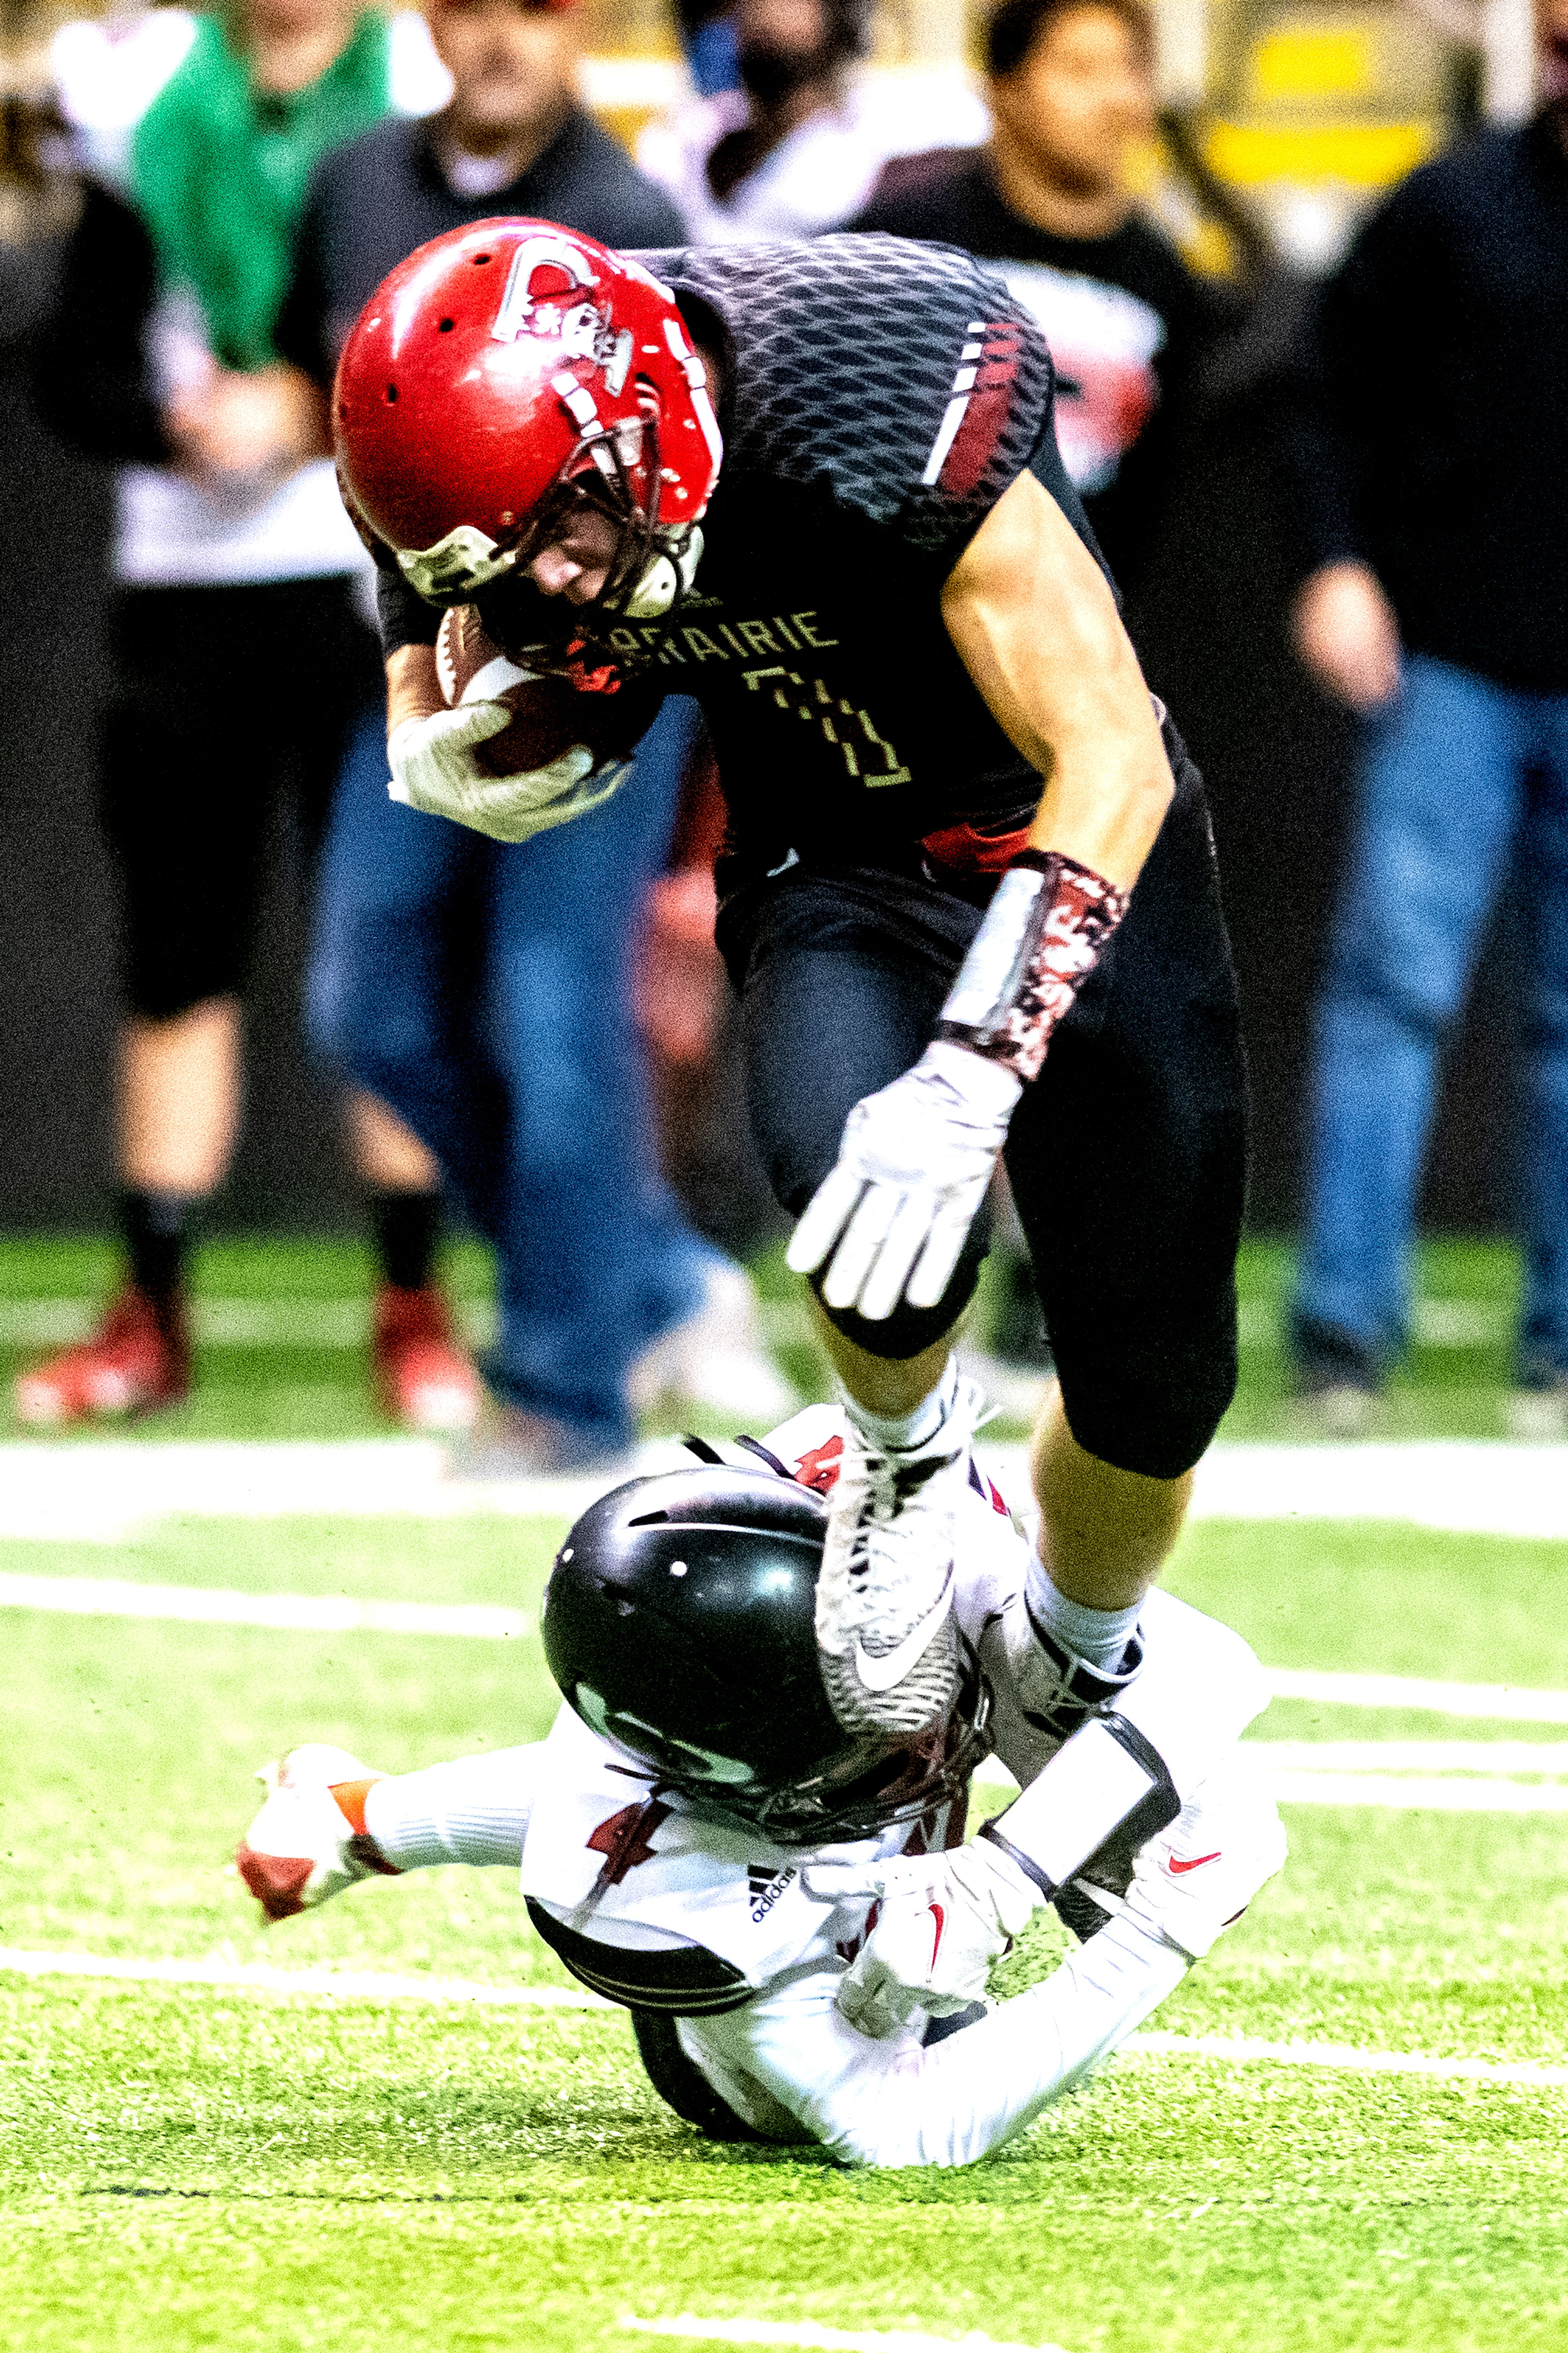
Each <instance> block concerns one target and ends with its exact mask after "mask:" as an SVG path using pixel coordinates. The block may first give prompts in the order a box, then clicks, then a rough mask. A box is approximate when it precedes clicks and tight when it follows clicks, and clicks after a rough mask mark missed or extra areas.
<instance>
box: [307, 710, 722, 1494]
mask: <svg viewBox="0 0 1568 2353" xmlns="http://www.w3.org/2000/svg"><path fill="white" fill-rule="evenodd" d="M692 723H693V722H692V715H691V706H690V705H689V704H686V703H679V704H676V705H674V706H672V708H671V710H670V711H669V712H668V713H667V714H666V715H665V716H664V717H663V718H661V720H660V722H659V723H658V727H657V728H656V729H655V730H654V731H653V732H652V733H650V734H649V735H648V736H647V738H645V740H644V743H643V744H642V746H641V748H640V750H639V753H638V756H637V766H638V768H639V770H640V771H641V774H640V776H639V778H638V783H639V787H640V789H638V790H637V791H636V792H629V791H628V792H623V793H618V794H616V796H614V797H613V798H611V799H610V800H609V801H607V802H606V803H605V805H604V806H603V807H601V808H599V809H597V810H595V812H594V813H593V815H591V816H589V817H586V818H583V819H581V820H580V822H579V823H577V824H575V825H571V826H561V827H559V828H556V829H555V830H554V831H553V832H550V833H543V834H540V835H539V836H537V837H536V838H535V839H533V840H531V841H527V842H518V843H504V842H495V841H490V840H488V839H485V838H484V837H482V836H480V835H478V834H475V833H471V832H469V831H468V829H467V828H463V827H461V826H455V825H446V824H443V823H441V822H439V821H438V820H437V819H436V818H428V817H422V816H420V815H419V814H418V812H417V811H416V810H414V809H410V808H405V807H400V806H399V805H398V804H397V803H395V802H394V801H391V800H389V799H388V797H387V790H386V778H387V769H386V734H385V726H384V721H383V719H382V716H381V714H380V712H377V713H376V714H375V716H374V719H373V720H371V721H367V723H365V724H364V725H363V727H362V728H361V730H360V732H359V733H358V735H357V736H356V737H355V739H354V742H353V747H352V749H351V752H350V755H349V758H348V761H347V763H346V764H345V767H344V770H343V773H342V776H341V778H340V780H339V785H338V791H337V798H336V801H335V803H334V807H333V812H332V820H331V831H330V833H329V836H328V839H327V846H326V850H325V854H324V859H323V865H322V872H321V901H320V904H321V915H320V919H319V923H318V931H317V939H316V945H315V952H314V955H313V958H312V964H311V970H310V1004H309V1021H310V1034H311V1038H312V1040H313V1042H314V1044H315V1045H316V1047H317V1049H318V1050H319V1051H321V1053H323V1054H324V1055H325V1056H327V1057H328V1058H329V1059H330V1060H331V1061H333V1062H334V1063H336V1064H338V1065H339V1066H340V1067H342V1068H343V1069H345V1070H347V1071H349V1072H350V1073H351V1075H352V1076H353V1078H354V1079H355V1080H356V1081H357V1082H358V1083H359V1084H360V1085H361V1086H363V1087H365V1088H368V1089H369V1090H370V1092H372V1093H373V1094H374V1095H375V1096H377V1097H378V1098H379V1099H380V1100H381V1101H382V1102H384V1103H389V1104H390V1105H391V1107H392V1108H393V1110H394V1111H395V1112H396V1113H398V1115H399V1116H400V1117H401V1118H402V1119H404V1120H405V1121H406V1122H407V1124H408V1125H409V1126H410V1127H411V1128H412V1129H413V1130H414V1133H415V1134H416V1135H417V1136H418V1137H419V1138H420V1140H421V1141H422V1142H423V1143H424V1144H425V1145H426V1146H427V1148H428V1149H429V1150H430V1151H431V1152H433V1153H434V1155H435V1156H436V1158H437V1161H438V1162H439V1163H440V1165H441V1168H442V1171H443V1174H444V1176H445V1177H446V1179H447V1184H448V1186H449V1187H450V1188H451V1190H452V1192H453V1194H454V1195H455V1197H456V1198H457V1199H458V1202H459V1203H460V1205H461V1206H462V1208H463V1209H464V1210H465V1212H466V1213H467V1215H468V1218H469V1219H471V1221H472V1222H473V1224H474V1225H475V1226H477V1227H478V1229H479V1232H480V1233H481V1234H483V1235H484V1237H485V1239H486V1240H488V1241H489V1242H490V1243H491V1244H492V1245H493V1247H494V1249H495V1251H496V1258H497V1274H498V1285H499V1300H498V1305H499V1310H500V1315H499V1331H498V1335H497V1339H496V1343H495V1345H494V1347H493V1348H492V1350H491V1351H490V1353H489V1356H488V1358H487V1359H486V1360H485V1361H484V1363H483V1364H482V1366H481V1369H482V1371H483V1373H484V1376H485V1379H486V1382H487V1384H488V1386H489V1388H490V1390H491V1392H492V1393H493V1394H494V1395H495V1396H496V1397H497V1398H499V1399H500V1403H501V1406H502V1409H503V1412H502V1416H501V1419H500V1425H499V1428H498V1429H497V1430H495V1431H494V1432H493V1433H492V1434H491V1435H490V1436H489V1439H488V1440H486V1441H484V1443H485V1447H486V1453H485V1456H484V1458H483V1459H484V1462H485V1466H486V1467H487V1468H489V1469H490V1470H493V1471H497V1472H506V1471H516V1472H519V1473H523V1474H526V1473H529V1472H547V1471H557V1470H559V1471H567V1470H574V1469H580V1468H590V1467H593V1466H594V1465H595V1464H596V1463H598V1462H599V1461H608V1460H609V1459H610V1458H612V1457H614V1456H615V1455H616V1454H617V1453H619V1452H620V1451H623V1450H624V1449H625V1448H626V1446H627V1445H628V1444H629V1443H630V1441H631V1439H632V1437H633V1434H634V1432H633V1424H632V1419H631V1414H630V1409H629V1408H628V1405H627V1400H626V1377H627V1374H628V1372H629V1370H630V1368H631V1366H632V1365H633V1363H634V1361H635V1360H636V1359H637V1357H638V1356H641V1355H642V1354H643V1352H644V1350H645V1349H646V1348H647V1346H648V1345H649V1344H650V1342H652V1341H654V1340H656V1339H657V1338H658V1336H659V1335H662V1334H664V1333H666V1332H668V1331H669V1330H671V1329H672V1328H673V1327H675V1326H677V1325H679V1324H682V1323H683V1322H685V1321H686V1320H687V1319H688V1318H689V1317H690V1316H691V1315H693V1314H696V1313H698V1312H699V1311H700V1308H701V1306H702V1304H703V1301H704V1298H705V1295H706V1293H707V1292H708V1290H709V1288H710V1284H711V1283H712V1282H713V1280H714V1277H715V1275H716V1274H717V1275H720V1276H722V1275H723V1274H727V1273H731V1272H732V1270H731V1263H730V1261H728V1260H727V1259H725V1258H724V1257H723V1256H722V1255H721V1253H720V1252H719V1251H717V1250H713V1249H712V1248H711V1247H710V1245H709V1244H708V1243H706V1242H704V1241H702V1240H700V1239H699V1237H698V1236H697V1235H696V1234H695V1233H694V1232H693V1231H692V1230H691V1229H690V1227H689V1225H688V1224H687V1222H686V1220H685V1219H684V1218H683V1217H682V1216H681V1214H680V1212H679V1210H678V1208H676V1206H675V1203H674V1201H673V1199H672V1198H671V1197H670V1195H669V1193H668V1189H667V1187H665V1185H664V1183H663V1181H662V1179H661V1177H660V1176H659V1175H658V1170H657V1167H656V1165H655V1162H654V1157H653V1147H652V1144H651V1141H650V1139H651V1136H652V1133H653V1120H652V1115H651V1113H650V1110H649V1106H648V1103H647V1088H646V1081H645V1071H644V1058H643V1051H642V1045H641V1040H640V1039H638V1037H637V1034H636V1029H635V1024H634V1016H633V970H632V967H633V956H634V951H635V944H636V936H637V923H638V917H639V913H640V910H641V906H642V902H643V898H644V895H645V893H646V891H647V885H648V882H649V880H650V879H651V877H652V876H653V874H654V873H656V872H657V871H658V869H659V867H660V866H661V865H662V862H663V859H664V855H665V851H666V849H667V847H668V839H669V831H670V826H671V822H672V818H673V813H674V802H675V795H676V792H677V790H678V788H679V778H680V770H681V764H682V760H683V758H684V754H685V752H686V748H687V744H688V741H689V736H690V733H691V732H692Z"/></svg>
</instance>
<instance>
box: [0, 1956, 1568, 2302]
mask: <svg viewBox="0 0 1568 2353" xmlns="http://www.w3.org/2000/svg"><path fill="white" fill-rule="evenodd" d="M0 1975H10V1976H13V1977H25V1978H99V1979H110V1980H116V1981H119V1982H122V1983H127V1984H132V1985H183V1986H197V1987H200V1986H208V1987H214V1988H218V1989H225V1990H227V1991H232V1992H237V1993H256V1994H331V1995H335V1996H338V1997H341V1998H342V1999H345V2000H358V2001H423V2002H471V2003H473V2004H475V2005H477V2006H480V2007H484V2008H487V2009H496V2010H616V2009H617V2008H618V2007H619V2005H618V2004H617V2003H616V2002H609V2001H605V2000H603V1999H602V1998H601V1997H600V1996H599V1995H598V1994H595V1993H587V1992H578V1991H576V1990H575V1989H573V1988H571V1987H568V1986H504V1985H486V1984H484V1983H480V1982H476V1981H475V1980H473V1979H471V1978H427V1977H400V1976H395V1975H392V1974H389V1973H384V1972H382V1971H380V1970H377V1969H321V1968H304V1969H279V1968H268V1967H267V1966H266V1965H265V1964H263V1963H261V1962H257V1961H165V1960H142V1959H136V1958H124V1959H121V1958H118V1957H102V1956H100V1955H99V1954H96V1953H47V1952H46V1953H37V1952H26V1951H23V1950H20V1949H19V1948H18V1947H16V1946H13V1945H0ZM1122 2048H1123V2050H1124V2051H1126V2052H1128V2053H1129V2054H1130V2055H1131V2056H1132V2057H1135V2058H1144V2059H1219V2060H1224V2061H1226V2062H1227V2063H1232V2064H1235V2065H1238V2066H1246V2065H1255V2064H1271V2065H1276V2066H1281V2067H1327V2068H1331V2069H1334V2070H1337V2071H1339V2072H1341V2073H1350V2074H1359V2075H1424V2076H1427V2077H1431V2078H1434V2079H1436V2080H1437V2081H1439V2082H1444V2083H1466V2084H1526V2085H1529V2086H1531V2087H1533V2088H1535V2089H1541V2090H1551V2089H1557V2088H1560V2087H1562V2086H1564V2085H1568V2066H1554V2065H1542V2064H1541V2063H1538V2062H1536V2061H1534V2060H1528V2059H1517V2060H1516V2059H1435V2058H1431V2057H1428V2056H1427V2055H1426V2053H1425V2052H1419V2051H1416V2052H1405V2051H1363V2050H1360V2049H1357V2048H1356V2046H1355V2045H1353V2044H1352V2043H1344V2042H1306V2041H1301V2042H1297V2041H1291V2042H1264V2041H1261V2040H1260V2039H1259V2038H1258V2037H1257V2036H1255V2035H1246V2034H1239V2035H1231V2034H1166V2033H1162V2032H1160V2031H1157V2030H1149V2031H1145V2032H1143V2033H1141V2034H1134V2035H1131V2036H1130V2037H1129V2039H1128V2041H1127V2042H1125V2043H1124V2044H1123V2045H1122ZM961 2341H962V2340H961Z"/></svg>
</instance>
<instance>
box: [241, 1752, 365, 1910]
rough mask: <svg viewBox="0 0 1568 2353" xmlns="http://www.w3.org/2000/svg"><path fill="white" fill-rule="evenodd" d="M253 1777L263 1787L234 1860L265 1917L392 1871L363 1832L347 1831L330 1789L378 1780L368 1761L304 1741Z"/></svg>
mask: <svg viewBox="0 0 1568 2353" xmlns="http://www.w3.org/2000/svg"><path fill="white" fill-rule="evenodd" d="M256 1778H257V1779H258V1781H262V1782H265V1784H266V1786H267V1789H268V1799H267V1803H266V1804H265V1805H264V1806H263V1807H262V1809H261V1811H260V1812H259V1813H258V1815H257V1817H256V1820H254V1821H253V1822H252V1823H251V1825H250V1828H249V1830H248V1831H247V1832H246V1834H245V1836H244V1838H243V1839H242V1840H241V1841H240V1843H239V1846H238V1848H237V1851H236V1853H235V1858H234V1860H235V1865H236V1868H237V1871H238V1873H239V1875H240V1877H241V1879H243V1880H244V1882H245V1883H246V1885H247V1887H248V1888H249V1890H250V1892H251V1894H252V1895H254V1896H255V1898H256V1900H257V1902H258V1904H259V1905H260V1906H261V1908H262V1910H263V1912H264V1913H265V1914H266V1915H267V1917H268V1919H269V1920H291V1919H292V1918H293V1917H294V1915H295V1914H296V1913H299V1912H313V1911H314V1910H315V1908H316V1906H317V1905H318V1904H325V1903H326V1901H327V1899H328V1897H329V1896H332V1895H340V1894H342V1891H343V1889H344V1888H345V1887H352V1886H353V1883H354V1881H355V1880H356V1879H371V1878H374V1876H375V1875H376V1873H386V1874H387V1875H388V1876H389V1877H392V1878H396V1877H397V1876H398V1875H399V1873H398V1870H397V1866H396V1864H395V1863H392V1862H387V1861H386V1858H385V1857H384V1855H383V1853H382V1852H381V1850H380V1848H379V1847H378V1846H377V1845H376V1843H375V1841H374V1839H373V1838H371V1837H370V1836H369V1834H368V1832H366V1831H363V1830H355V1828H354V1826H353V1822H352V1821H351V1820H349V1818H348V1815H347V1814H346V1813H345V1812H344V1811H343V1810H342V1807H341V1806H340V1805H339V1803H338V1801H337V1799H336V1798H335V1797H334V1796H333V1795H332V1792H333V1790H334V1789H336V1788H342V1787H344V1785H345V1784H354V1785H357V1790H358V1791H359V1792H363V1786H364V1784H365V1783H366V1782H369V1781H380V1780H384V1778H385V1776H384V1774H381V1773H378V1772H376V1771H375V1769H374V1767H373V1766H370V1765H363V1764H362V1763H361V1762H360V1760H359V1758H358V1757H351V1756H350V1754H349V1752H348V1750H347V1749H346V1748H331V1747H328V1746H326V1745H325V1744H324V1743H323V1742H321V1741H311V1742H309V1743H308V1744H307V1745H306V1746H304V1747H302V1748H291V1749H290V1750H289V1754H288V1756H287V1757H280V1758H279V1760H278V1762H277V1763H275V1764H272V1765H264V1766H263V1767H261V1770H260V1771H259V1772H258V1775H257V1777H256ZM361 1802H362V1806H363V1796H362V1799H361ZM361 1818H362V1820H363V1813H362V1817H361Z"/></svg>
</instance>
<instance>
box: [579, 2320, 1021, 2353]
mask: <svg viewBox="0 0 1568 2353" xmlns="http://www.w3.org/2000/svg"><path fill="white" fill-rule="evenodd" d="M621 2327H623V2328H639V2329H641V2330H642V2332H643V2334H644V2336H646V2337H686V2338H688V2339H689V2340H690V2339H695V2340H696V2341H697V2342H698V2343H700V2344H708V2345H803V2346H807V2347H816V2346H820V2347H822V2348H824V2353H1062V2348H1061V2347H1060V2346H1059V2345H1040V2346H1033V2345H1004V2344H1002V2343H1000V2342H999V2341H998V2340H997V2339H996V2338H995V2337H986V2336H984V2335H983V2334H982V2333H981V2331H980V2330H979V2329H978V2328H972V2329H971V2330H970V2331H969V2334H968V2335H967V2336H966V2337H930V2336H927V2335H926V2334H925V2332H924V2331H923V2330H921V2329H918V2328H891V2329H889V2328H828V2327H825V2326H824V2325H823V2323H822V2322H820V2321H816V2320H698V2319H696V2318H694V2317H693V2316H692V2315H691V2314H690V2313H682V2314H681V2316H680V2317H679V2319H678V2320H638V2319H637V2318H636V2317H635V2316H633V2315H632V2314H630V2313H627V2314H626V2315H625V2316H624V2317H623V2319H622V2321H621Z"/></svg>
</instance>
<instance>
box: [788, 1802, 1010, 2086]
mask: <svg viewBox="0 0 1568 2353" xmlns="http://www.w3.org/2000/svg"><path fill="white" fill-rule="evenodd" d="M805 1893H806V1894H808V1895H809V1896H811V1897H812V1898H813V1899H814V1900H815V1901H817V1902H824V1903H839V1902H848V1901H852V1900H854V1899H855V1898H858V1897H864V1898H866V1899H868V1900H869V1899H870V1898H871V1897H873V1896H876V1897H878V1898H879V1899H880V1903H881V1907H882V1908H881V1911H880V1913H879V1916H878V1919H877V1923H876V1926H874V1927H873V1929H872V1930H871V1933H870V1935H869V1936H868V1937H867V1939H866V1942H865V1944H864V1946H863V1947H862V1948H861V1950H860V1952H859V1953H858V1956H857V1957H856V1959H855V1962H854V1965H853V1967H852V1968H850V1969H849V1971H848V1973H847V1976H846V1977H845V1978H842V1979H841V1981H840V1983H839V1988H838V1993H837V2005H838V2009H839V2011H840V2013H841V2014H842V2015H843V2016H844V2017H845V2018H847V2020H848V2021H849V2023H850V2025H851V2026H854V2027H858V2029H859V2031H860V2032H861V2033H862V2034H866V2035H868V2036H869V2037H870V2038H871V2040H872V2041H873V2042H884V2041H885V2040H886V2039H887V2037H888V2036H889V2035H890V2034H896V2033H898V2031H900V2028H901V2027H904V2026H907V2025H908V2023H909V2021H910V2016H911V2014H912V2012H913V2011H915V2010H924V2011H925V2012H926V2013H927V2015H928V2016H929V2017H931V2018H944V2017H948V2016H950V2015H951V2014H952V2011H954V2010H963V2009H964V2008H965V2007H966V2006H967V2004H968V2003H970V2002H972V2001H978V2000H980V1999H981V1998H982V1997H983V1996H984V1991H985V1979H986V1976H987V1973H988V1972H989V1969H990V1967H991V1964H992V1962H993V1961H994V1960H995V1958H996V1957H997V1956H998V1954H1000V1953H1005V1951H1006V1949H1007V1947H1008V1945H1009V1944H1010V1943H1011V1941H1012V1939H1013V1938H1014V1937H1015V1936H1017V1934H1018V1932H1019V1931H1020V1929H1022V1928H1024V1927H1025V1926H1027V1924H1028V1922H1029V1921H1030V1920H1031V1919H1032V1918H1033V1916H1034V1915H1035V1913H1036V1911H1037V1909H1038V1907H1039V1904H1040V1892H1039V1890H1038V1888H1037V1887H1035V1886H1034V1885H1032V1884H1031V1883H1030V1882H1029V1881H1028V1880H1027V1879H1026V1878H1025V1876H1024V1874H1023V1873H1022V1872H1021V1871H1020V1870H1019V1869H1018V1867H1017V1865H1016V1863H1014V1862H1011V1861H1010V1860H1009V1859H1008V1857H1007V1856H1006V1855H1005V1854H1004V1853H1003V1852H1002V1851H1001V1849H1000V1848H999V1847H994V1846H990V1845H984V1844H982V1845H976V1844H973V1843H971V1844H970V1845H968V1846H960V1847H954V1848H952V1850H951V1852H948V1853H945V1854H921V1855H910V1856H902V1855H900V1856H897V1857H895V1858H894V1860H893V1861H892V1862H871V1863H854V1862H814V1863H808V1864H807V1866H806V1869H805Z"/></svg>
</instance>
